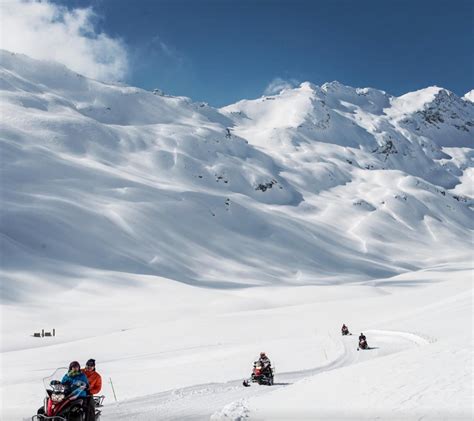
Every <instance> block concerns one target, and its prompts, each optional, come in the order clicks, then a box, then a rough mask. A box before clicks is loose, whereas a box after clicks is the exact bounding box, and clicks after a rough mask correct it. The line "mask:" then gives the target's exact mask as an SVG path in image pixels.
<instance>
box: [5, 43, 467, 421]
mask: <svg viewBox="0 0 474 421" xmlns="http://www.w3.org/2000/svg"><path fill="white" fill-rule="evenodd" d="M0 89H1V111H0V112H1V121H0V123H1V128H0V156H1V164H2V165H1V170H2V173H1V178H0V189H1V190H0V191H1V195H0V197H1V201H2V206H1V214H0V215H1V216H0V231H1V237H0V238H1V243H0V250H1V258H2V260H1V262H2V265H1V266H2V267H1V274H2V277H1V284H0V285H1V289H0V300H1V302H0V316H1V318H2V323H1V325H2V331H1V332H0V334H1V339H2V340H1V341H0V347H1V350H2V352H1V355H0V356H1V359H2V363H1V364H2V370H1V374H0V380H1V383H0V392H1V393H0V396H1V397H2V398H3V397H5V396H7V397H8V399H4V403H5V405H3V404H2V405H1V406H2V409H1V412H0V416H1V418H2V419H6V420H10V419H11V420H13V419H21V417H23V418H28V416H29V418H28V419H31V415H33V413H34V412H35V411H36V409H37V407H38V406H39V405H40V404H41V400H42V396H43V393H44V392H43V390H42V384H41V378H43V377H44V376H46V375H48V374H50V372H51V371H52V367H58V366H61V365H67V363H68V362H69V361H71V360H73V359H80V360H81V362H82V360H84V361H85V360H86V359H88V358H90V357H91V356H93V357H95V358H97V360H98V361H99V362H100V371H101V372H102V374H103V375H104V379H110V378H113V381H114V385H115V387H116V390H117V393H118V396H119V401H120V404H119V405H115V406H113V405H112V406H109V407H108V408H107V407H106V408H105V409H104V419H114V420H115V419H127V420H131V419H136V420H144V419H150V420H151V419H153V420H155V419H169V420H171V419H186V418H187V417H188V418H189V419H209V416H210V415H211V414H212V413H214V415H213V416H212V419H213V420H217V419H226V420H230V419H233V420H238V419H239V420H242V419H246V418H249V417H250V418H251V419H275V414H276V413H278V414H280V416H282V417H283V418H284V417H285V416H288V419H298V416H300V415H301V418H302V419H304V417H306V418H308V417H309V418H311V419H318V417H320V419H328V418H331V417H334V416H341V417H346V416H348V414H352V415H353V414H356V416H357V418H360V419H362V418H365V417H369V418H370V417H371V416H372V412H370V411H369V412H366V410H367V408H369V409H374V411H375V412H374V413H373V414H374V415H373V417H375V416H377V417H379V418H384V417H385V418H387V417H388V418H389V417H390V416H392V415H393V414H395V415H393V417H394V418H396V417H397V416H400V418H404V419H411V418H410V417H412V418H413V419H419V418H420V417H422V416H428V417H429V416H433V417H439V418H443V417H445V416H446V417H447V418H449V417H450V416H451V415H453V414H454V416H456V417H458V418H459V419H464V418H466V419H469V416H470V414H469V402H470V398H472V370H471V371H469V369H467V368H466V367H469V365H470V363H472V343H471V342H472V332H471V336H469V335H466V328H467V329H468V331H471V330H472V329H469V326H467V327H466V326H465V325H464V323H465V321H466V320H467V319H468V317H469V315H472V272H471V271H472V267H471V266H472V259H471V256H472V229H473V225H474V223H473V218H472V205H473V195H474V192H473V183H472V181H473V175H474V174H473V156H474V153H473V140H474V103H473V95H472V91H471V92H470V93H468V94H466V95H465V96H464V97H462V98H459V97H457V96H456V95H455V94H454V93H452V92H449V91H447V90H445V89H442V88H438V87H429V88H426V89H422V90H420V91H417V92H411V93H407V94H405V95H402V96H400V97H394V96H392V95H389V94H388V93H386V92H383V91H380V90H376V89H372V88H352V87H349V86H344V85H342V84H340V83H338V82H331V83H326V84H324V85H322V86H315V85H313V84H311V83H308V82H305V83H303V84H301V85H300V86H299V87H297V88H295V89H286V90H284V91H282V92H281V93H280V94H278V95H273V96H264V97H262V98H259V99H255V100H242V101H239V102H238V103H236V104H232V105H229V106H227V107H223V108H221V109H216V108H213V107H210V106H209V105H207V104H205V103H196V102H193V101H191V100H190V99H189V98H185V97H172V96H168V95H165V94H163V93H162V92H161V91H159V90H155V91H154V92H147V91H144V90H142V89H138V88H133V87H129V86H123V85H117V84H105V83H100V82H98V81H94V80H91V79H88V78H85V77H83V76H81V75H78V74H76V73H74V72H72V71H70V70H68V69H67V68H66V67H64V66H62V65H60V64H57V63H51V62H42V61H38V60H33V59H31V58H29V57H26V56H24V55H20V54H13V53H10V52H7V51H2V52H1V53H0ZM247 286H251V287H252V288H245V287H247ZM295 287H297V288H295ZM3 320H5V321H7V322H5V323H4V322H3ZM342 322H346V323H349V327H350V328H351V329H352V328H354V329H355V330H354V332H355V333H358V331H360V330H364V331H365V332H366V333H367V334H368V337H369V343H370V344H371V345H373V346H374V350H373V351H371V352H369V353H359V352H357V351H356V352H354V351H355V346H353V345H354V344H353V343H352V342H353V339H352V338H353V337H349V338H343V339H341V338H340V337H337V338H336V337H335V336H334V335H333V333H334V332H336V333H337V332H338V329H339V327H340V324H341V323H342ZM49 326H50V327H51V328H52V327H55V328H56V331H57V332H58V335H57V336H56V337H55V338H41V339H38V338H32V337H31V336H29V335H31V333H33V331H35V330H41V328H49ZM367 330H368V332H367ZM262 332H263V333H264V334H262ZM354 337H355V336H354ZM262 349H265V350H267V352H269V354H270V356H271V358H274V361H275V360H276V362H277V367H278V371H277V377H276V378H277V381H278V382H279V383H278V384H277V385H276V386H275V388H274V389H272V390H276V392H275V393H268V392H269V390H268V389H265V388H259V389H257V390H255V388H254V389H252V388H249V389H245V391H243V390H242V387H241V380H238V381H237V380H235V379H239V378H240V377H242V376H245V375H247V374H248V373H247V372H248V369H249V364H250V362H251V359H252V357H253V356H254V355H255V354H256V353H258V351H260V350H262ZM400 351H406V352H400ZM295 356H297V358H295ZM382 357H383V358H382ZM302 361H304V367H302V366H301V364H302ZM386 361H388V362H389V364H387V363H386ZM423 362H424V363H423ZM471 365H472V364H471ZM439 367H449V375H440V374H439V371H440V369H439ZM400 368H403V370H401V369H400ZM157 379H159V380H157ZM278 379H279V380H278ZM343 379H349V380H348V383H347V384H346V385H345V386H344V387H341V386H340V385H341V383H342V382H343ZM386 379H390V380H389V381H386ZM300 380H302V381H300ZM320 380H322V382H321V381H320ZM292 383H295V384H294V385H293V384H292ZM349 384H350V385H354V384H358V385H359V387H357V388H352V387H350V386H349ZM469 385H471V386H470V387H471V388H469ZM315 390H316V391H317V394H318V395H324V398H323V399H321V400H315V399H313V394H314V391H315ZM104 392H105V394H106V395H107V396H108V401H109V402H110V401H112V396H113V392H112V390H111V387H110V385H109V382H104ZM147 395H151V396H147ZM127 399H129V401H127ZM247 399H249V401H247ZM228 404H229V405H228ZM339 410H341V411H343V412H342V415H341V413H340V412H337V411H339ZM298 411H300V412H298ZM321 411H322V412H321ZM334 411H335V412H334ZM384 411H385V412H384ZM391 411H395V412H393V413H392V412H391ZM430 411H431V412H430ZM387 413H388V414H389V415H388V416H387ZM252 414H253V415H252ZM282 414H284V415H282ZM427 414H428V415H427ZM471 415H472V414H471Z"/></svg>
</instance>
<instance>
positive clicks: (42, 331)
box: [41, 329, 44, 338]
mask: <svg viewBox="0 0 474 421" xmlns="http://www.w3.org/2000/svg"><path fill="white" fill-rule="evenodd" d="M41 337H42V338H44V329H41Z"/></svg>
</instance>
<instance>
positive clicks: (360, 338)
mask: <svg viewBox="0 0 474 421" xmlns="http://www.w3.org/2000/svg"><path fill="white" fill-rule="evenodd" d="M362 340H364V341H365V342H367V338H366V337H365V335H364V334H363V333H361V334H360V336H359V342H361V341H362Z"/></svg>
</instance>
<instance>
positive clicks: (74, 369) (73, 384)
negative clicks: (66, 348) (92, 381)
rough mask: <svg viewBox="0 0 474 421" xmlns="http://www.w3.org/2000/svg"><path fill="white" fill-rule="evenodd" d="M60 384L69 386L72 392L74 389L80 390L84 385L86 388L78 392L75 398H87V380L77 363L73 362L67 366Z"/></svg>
mask: <svg viewBox="0 0 474 421" xmlns="http://www.w3.org/2000/svg"><path fill="white" fill-rule="evenodd" d="M61 383H62V384H64V385H66V386H69V387H70V388H71V389H72V391H74V389H78V388H81V387H82V386H84V384H85V386H86V387H84V388H82V389H81V390H79V393H78V394H77V396H78V397H86V396H87V390H86V389H87V388H89V381H88V380H87V377H86V375H85V374H84V373H83V372H82V371H81V365H80V364H79V363H78V362H77V361H73V362H71V364H69V371H68V372H67V373H66V374H65V375H64V377H63V378H62V380H61Z"/></svg>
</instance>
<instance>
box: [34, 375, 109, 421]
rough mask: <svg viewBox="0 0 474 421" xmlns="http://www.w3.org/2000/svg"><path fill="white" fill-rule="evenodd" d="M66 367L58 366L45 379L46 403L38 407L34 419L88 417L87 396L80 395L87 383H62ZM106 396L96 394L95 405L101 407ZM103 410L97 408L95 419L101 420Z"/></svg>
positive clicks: (71, 420) (76, 419)
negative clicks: (73, 384) (72, 384)
mask: <svg viewBox="0 0 474 421" xmlns="http://www.w3.org/2000/svg"><path fill="white" fill-rule="evenodd" d="M67 371H68V369H67V368H66V367H61V368H58V369H56V370H55V371H54V373H53V374H52V375H51V376H49V377H45V378H44V379H43V383H44V386H45V389H46V397H45V399H44V405H43V406H42V407H41V408H39V409H38V412H37V414H36V415H33V417H31V419H32V421H84V420H85V417H86V411H85V406H86V403H87V398H86V397H83V396H80V395H81V392H82V391H84V390H86V388H87V384H86V383H82V382H81V383H82V384H79V385H76V386H75V387H74V388H71V387H69V386H66V385H64V384H62V383H61V379H62V377H63V375H64V373H67ZM104 398H105V397H104V396H94V401H95V406H96V408H97V407H101V406H102V402H103V400H104ZM100 414H101V411H100V410H98V409H96V411H95V420H96V421H99V419H100Z"/></svg>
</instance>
